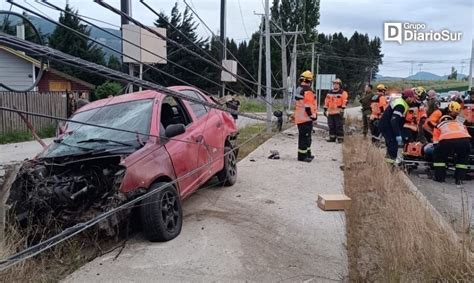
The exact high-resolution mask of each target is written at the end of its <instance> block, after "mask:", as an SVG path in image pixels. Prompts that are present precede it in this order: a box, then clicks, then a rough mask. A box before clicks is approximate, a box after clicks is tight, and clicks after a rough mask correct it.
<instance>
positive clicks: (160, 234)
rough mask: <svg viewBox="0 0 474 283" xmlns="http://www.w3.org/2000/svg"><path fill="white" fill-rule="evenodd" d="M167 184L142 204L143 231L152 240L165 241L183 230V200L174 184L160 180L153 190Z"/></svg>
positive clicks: (152, 187)
mask: <svg viewBox="0 0 474 283" xmlns="http://www.w3.org/2000/svg"><path fill="white" fill-rule="evenodd" d="M162 186H166V187H165V188H164V189H162V190H161V191H159V192H157V193H155V194H153V195H151V196H150V197H148V198H147V199H145V200H144V201H143V203H142V206H141V219H142V226H143V232H144V234H145V236H146V237H147V239H148V240H150V241H152V242H165V241H169V240H172V239H174V238H176V237H177V236H178V235H179V233H180V232H181V226H182V224H183V212H182V208H181V200H180V198H179V195H178V193H177V192H176V189H175V188H174V186H173V185H170V184H168V183H164V182H160V183H156V184H154V185H152V186H151V188H150V189H151V190H153V189H156V188H159V187H162Z"/></svg>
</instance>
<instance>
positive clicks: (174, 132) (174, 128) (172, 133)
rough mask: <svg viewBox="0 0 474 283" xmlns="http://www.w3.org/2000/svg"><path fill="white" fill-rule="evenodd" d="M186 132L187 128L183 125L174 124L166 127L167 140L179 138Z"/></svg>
mask: <svg viewBox="0 0 474 283" xmlns="http://www.w3.org/2000/svg"><path fill="white" fill-rule="evenodd" d="M184 132H186V127H185V126H184V125H183V124H172V125H169V126H168V127H166V130H165V136H166V137H167V138H172V137H176V136H179V135H181V134H183V133H184Z"/></svg>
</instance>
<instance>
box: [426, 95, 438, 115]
mask: <svg viewBox="0 0 474 283" xmlns="http://www.w3.org/2000/svg"><path fill="white" fill-rule="evenodd" d="M440 106H441V104H440V103H439V100H438V97H437V96H436V91H434V90H433V89H430V90H429V91H428V100H427V101H426V116H427V117H430V115H431V114H432V113H433V112H434V111H435V110H436V109H439V107H440Z"/></svg>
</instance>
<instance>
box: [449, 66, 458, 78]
mask: <svg viewBox="0 0 474 283" xmlns="http://www.w3.org/2000/svg"><path fill="white" fill-rule="evenodd" d="M457 79H458V71H457V70H456V68H454V67H451V74H450V75H449V76H448V80H457Z"/></svg>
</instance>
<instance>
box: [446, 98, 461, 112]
mask: <svg viewBox="0 0 474 283" xmlns="http://www.w3.org/2000/svg"><path fill="white" fill-rule="evenodd" d="M448 110H449V112H454V113H461V104H459V103H458V102H456V101H451V102H450V103H449V105H448Z"/></svg>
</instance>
